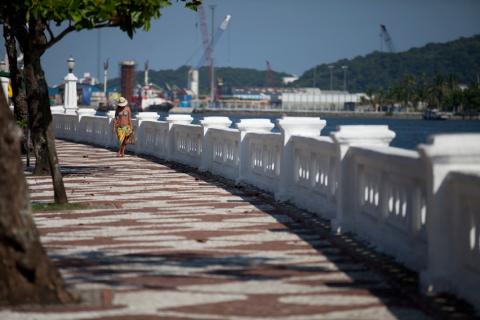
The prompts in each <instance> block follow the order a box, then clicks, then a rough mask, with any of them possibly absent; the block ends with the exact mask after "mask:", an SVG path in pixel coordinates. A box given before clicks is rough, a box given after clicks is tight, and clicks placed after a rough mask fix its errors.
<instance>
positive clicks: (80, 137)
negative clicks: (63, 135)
mask: <svg viewBox="0 0 480 320" xmlns="http://www.w3.org/2000/svg"><path fill="white" fill-rule="evenodd" d="M95 113H96V111H95V110H94V109H89V108H80V109H78V108H77V109H75V110H73V109H70V110H67V109H66V110H65V114H76V115H77V117H78V122H77V130H76V132H77V134H76V136H75V137H74V138H73V140H74V141H86V139H87V138H88V137H87V130H86V123H85V121H82V118H83V117H84V116H93V115H95ZM86 142H92V141H86Z"/></svg>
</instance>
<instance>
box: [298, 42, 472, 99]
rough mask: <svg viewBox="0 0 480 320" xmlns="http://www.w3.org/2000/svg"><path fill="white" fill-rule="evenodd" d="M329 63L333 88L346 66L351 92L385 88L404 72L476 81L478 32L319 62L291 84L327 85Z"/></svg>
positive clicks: (340, 86) (337, 86) (419, 76)
mask: <svg viewBox="0 0 480 320" xmlns="http://www.w3.org/2000/svg"><path fill="white" fill-rule="evenodd" d="M329 65H333V66H334V69H333V70H332V71H333V89H334V90H341V89H343V81H344V73H343V70H342V69H341V67H342V66H347V67H348V69H347V78H348V85H347V90H349V91H351V92H360V91H365V90H367V89H368V88H372V89H374V90H378V89H381V88H383V89H387V88H388V87H390V86H393V85H394V84H395V83H398V82H400V81H401V80H402V79H403V78H404V76H405V75H407V74H410V75H413V76H414V78H416V79H419V80H423V81H425V82H429V81H431V80H432V79H433V78H434V77H435V76H436V75H443V76H448V75H452V74H453V75H455V76H456V78H457V79H458V81H459V82H460V83H464V84H469V83H472V82H474V81H476V79H477V76H478V75H479V74H480V35H477V36H474V37H469V38H460V39H458V40H455V41H451V42H447V43H430V44H427V45H426V46H423V47H420V48H413V49H410V50H408V51H405V52H399V53H385V52H378V51H376V52H373V53H371V54H368V55H365V56H359V57H356V58H353V59H350V60H347V59H342V60H338V61H336V62H334V63H331V64H321V65H317V66H316V67H315V68H316V70H314V68H311V69H309V70H307V71H306V72H304V74H303V75H302V76H301V77H300V78H299V79H298V80H297V81H296V82H295V83H294V84H293V86H295V87H311V86H313V84H314V83H315V84H316V87H319V88H321V89H325V90H327V89H329V88H330V70H329V69H328V66H329ZM314 71H315V72H314Z"/></svg>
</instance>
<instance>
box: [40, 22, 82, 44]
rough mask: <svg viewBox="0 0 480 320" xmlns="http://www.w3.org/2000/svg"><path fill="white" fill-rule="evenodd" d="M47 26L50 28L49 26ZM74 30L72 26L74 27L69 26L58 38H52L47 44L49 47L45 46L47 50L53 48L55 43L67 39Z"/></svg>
mask: <svg viewBox="0 0 480 320" xmlns="http://www.w3.org/2000/svg"><path fill="white" fill-rule="evenodd" d="M47 26H48V24H47ZM74 30H75V27H74V26H72V25H69V26H68V27H67V28H65V29H64V30H63V31H62V32H60V33H59V34H58V35H57V36H56V37H52V38H50V41H48V42H47V45H46V46H45V49H48V48H50V47H52V46H53V45H54V44H55V43H57V42H58V41H60V40H62V38H63V37H65V36H66V35H67V34H69V33H70V32H72V31H74Z"/></svg>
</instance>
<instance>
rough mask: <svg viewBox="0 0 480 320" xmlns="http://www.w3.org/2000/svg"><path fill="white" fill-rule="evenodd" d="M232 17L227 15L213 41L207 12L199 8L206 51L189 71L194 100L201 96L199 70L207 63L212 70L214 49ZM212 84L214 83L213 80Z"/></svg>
mask: <svg viewBox="0 0 480 320" xmlns="http://www.w3.org/2000/svg"><path fill="white" fill-rule="evenodd" d="M231 17H232V16H231V15H229V14H227V15H226V16H225V18H224V19H223V21H222V23H221V24H220V25H219V26H218V28H217V30H216V32H215V34H214V35H213V37H212V38H213V39H209V37H208V33H207V24H206V22H205V12H204V10H203V8H202V6H200V7H199V18H200V30H201V32H202V39H203V40H202V43H203V46H204V51H203V54H202V56H201V58H200V60H199V61H198V63H197V65H196V67H194V68H191V69H190V70H189V71H188V88H189V89H190V90H191V91H192V93H193V95H194V98H198V94H199V89H198V88H199V83H200V82H199V76H198V69H200V67H202V66H204V65H205V64H206V63H208V65H209V66H210V68H213V57H212V56H213V49H214V48H215V46H216V45H217V43H218V41H219V40H220V38H221V37H222V35H223V33H224V32H225V30H226V29H227V27H228V24H229V22H230V19H231ZM211 83H214V81H212V79H211Z"/></svg>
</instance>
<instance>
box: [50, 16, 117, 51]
mask: <svg viewBox="0 0 480 320" xmlns="http://www.w3.org/2000/svg"><path fill="white" fill-rule="evenodd" d="M116 26H118V23H112V22H111V21H106V22H101V23H99V24H96V25H95V26H94V27H93V28H92V29H100V28H106V27H116ZM47 30H48V32H49V33H50V36H51V38H50V41H49V42H48V43H47V45H46V46H45V49H48V48H50V47H52V46H53V45H54V44H56V43H57V42H59V41H60V40H62V38H63V37H65V36H66V35H67V34H69V33H70V32H72V31H75V30H76V24H74V25H72V23H71V21H70V23H69V26H68V27H67V28H65V29H64V30H63V31H62V32H60V33H59V34H58V35H57V36H56V37H55V36H53V33H52V32H51V30H50V27H49V26H48V24H47Z"/></svg>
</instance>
